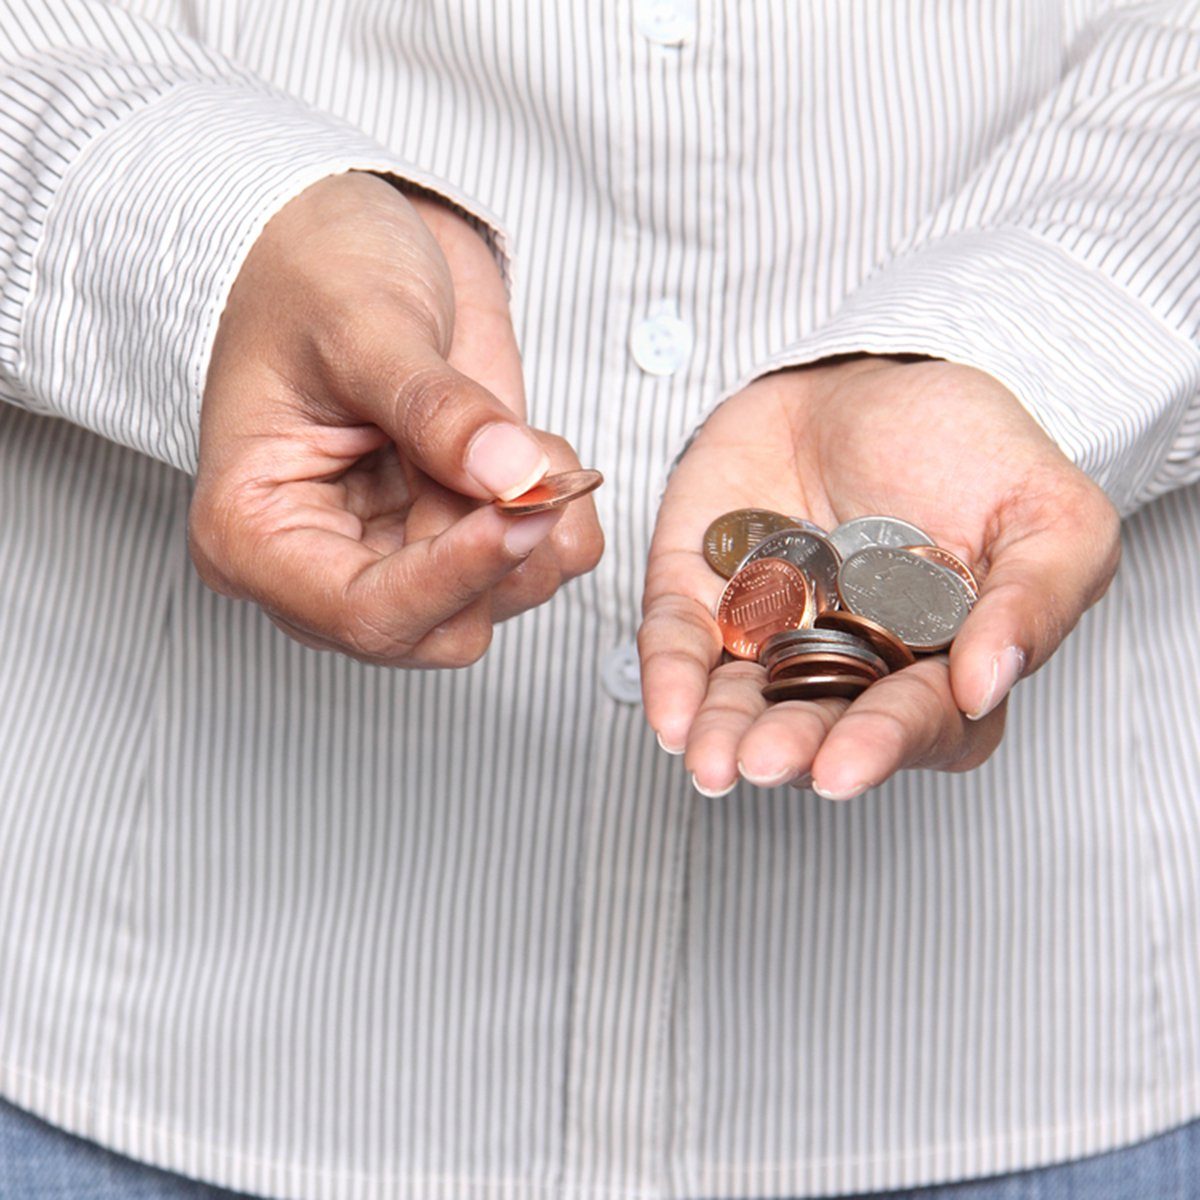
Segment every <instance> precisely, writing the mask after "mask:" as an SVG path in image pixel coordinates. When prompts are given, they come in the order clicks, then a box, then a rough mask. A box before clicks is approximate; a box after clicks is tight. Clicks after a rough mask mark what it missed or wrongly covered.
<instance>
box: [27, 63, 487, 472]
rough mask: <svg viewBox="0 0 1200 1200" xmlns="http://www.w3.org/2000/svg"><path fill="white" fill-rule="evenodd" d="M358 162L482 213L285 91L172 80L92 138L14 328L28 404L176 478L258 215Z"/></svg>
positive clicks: (191, 467) (184, 466)
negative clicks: (140, 455) (149, 459)
mask: <svg viewBox="0 0 1200 1200" xmlns="http://www.w3.org/2000/svg"><path fill="white" fill-rule="evenodd" d="M349 170H362V171H371V172H375V173H378V174H383V175H386V176H390V177H393V178H396V179H401V180H404V181H406V182H409V183H413V184H417V185H419V186H420V187H422V188H425V189H427V190H429V191H431V192H434V193H436V194H437V195H439V196H441V197H443V198H444V199H445V200H447V201H448V202H449V203H451V204H452V205H454V206H455V207H456V208H457V209H458V210H459V211H461V212H462V213H463V214H464V215H465V216H467V217H468V218H469V219H470V220H471V222H472V224H473V225H474V226H475V227H476V228H477V229H479V230H480V231H481V232H483V233H485V235H486V237H487V240H488V241H489V244H490V245H491V247H492V250H493V253H494V254H495V255H496V256H497V258H498V261H499V263H500V266H501V270H502V273H503V274H504V277H505V282H506V284H507V283H508V282H509V279H510V265H509V258H508V252H507V238H506V235H505V232H504V231H503V229H502V228H501V226H500V224H499V223H498V222H497V221H496V219H495V217H494V216H493V214H491V213H490V212H488V211H487V210H486V209H485V208H483V207H482V206H480V205H479V204H477V203H475V202H474V201H473V200H471V199H470V198H469V197H467V196H465V195H464V194H462V193H461V192H460V191H459V190H458V189H456V188H455V187H453V186H452V185H451V184H449V183H447V182H446V181H445V180H443V179H440V178H438V177H437V176H435V175H432V174H430V173H429V172H428V171H424V170H422V169H421V168H420V167H418V166H416V165H415V164H413V163H411V162H408V161H406V160H404V159H401V158H398V157H396V156H394V155H392V154H390V153H389V152H388V151H387V149H386V148H384V147H383V146H380V145H379V144H378V143H376V142H374V141H373V140H372V139H370V138H368V137H366V136H365V135H364V134H362V133H361V132H359V131H358V130H356V129H354V128H353V127H352V126H349V125H346V124H344V123H343V122H341V121H339V120H337V119H335V118H333V117H330V116H327V115H326V114H323V113H320V112H317V111H315V110H313V109H311V108H309V107H308V106H306V105H304V104H302V103H301V102H299V101H296V100H293V99H291V98H290V97H287V96H285V95H282V94H279V93H274V92H268V91H261V90H251V89H249V88H246V87H239V86H236V85H233V84H231V85H228V86H226V85H224V84H222V83H214V82H212V81H207V80H206V81H197V82H187V83H181V84H179V85H177V86H175V87H174V88H172V89H171V90H170V91H169V92H167V93H165V94H163V95H161V96H158V97H156V98H154V99H152V100H151V101H150V102H149V103H147V104H145V105H144V106H143V107H142V108H140V109H138V110H136V111H134V112H132V113H131V114H129V115H128V116H126V117H125V118H124V119H122V120H121V121H119V122H118V123H116V124H115V125H111V126H110V127H108V128H107V129H104V130H102V131H100V132H98V133H97V135H96V136H95V137H94V138H93V139H92V140H91V141H89V142H88V143H87V144H86V145H85V146H84V147H83V149H82V150H81V151H80V153H79V154H78V156H77V157H76V158H75V160H74V161H73V162H72V163H71V164H70V165H69V166H68V167H67V168H66V169H65V171H64V173H63V175H62V180H61V183H60V184H59V186H58V187H57V189H56V192H55V194H54V199H53V203H52V204H51V206H50V208H49V211H48V212H47V215H46V218H45V222H44V225H43V228H42V231H41V235H40V238H39V240H38V245H37V250H36V252H35V254H34V270H33V281H34V282H33V285H32V287H31V291H30V295H29V299H28V302H27V304H26V306H25V309H24V315H23V319H22V325H21V349H20V357H21V359H22V360H23V361H22V364H21V365H22V366H23V370H21V372H20V374H21V376H22V383H23V385H24V390H25V391H26V393H27V397H28V401H29V404H30V407H33V408H35V409H37V410H40V411H44V412H50V413H54V414H56V415H58V416H63V417H66V418H67V419H68V420H71V421H73V422H75V423H76V424H79V425H83V426H85V427H87V428H89V429H92V430H94V431H95V432H97V433H99V434H101V435H102V436H104V437H106V438H109V439H111V440H113V441H116V442H119V443H121V444H123V445H126V446H130V447H132V448H134V449H137V450H140V451H142V452H144V453H146V454H149V455H152V456H153V457H155V458H158V459H160V460H162V461H163V462H166V463H169V464H171V465H173V466H175V467H178V468H180V469H181V470H184V471H187V472H189V473H191V472H194V471H195V469H196V464H197V458H198V442H199V422H200V402H201V397H202V395H203V390H204V380H205V375H206V372H207V369H208V362H209V358H210V355H211V351H212V345H213V341H214V338H215V336H216V330H217V324H218V321H219V319H220V316H221V312H222V310H223V308H224V306H225V302H226V299H227V298H228V295H229V291H230V289H231V288H232V286H233V282H234V279H235V278H236V277H237V273H238V271H239V269H240V268H241V265H242V263H243V261H244V259H245V257H246V255H247V254H248V253H249V250H250V247H251V246H252V245H253V244H254V241H255V239H256V238H257V237H258V235H259V233H260V232H261V231H262V229H263V227H264V226H265V225H266V223H267V221H268V220H269V219H270V218H271V217H272V216H273V215H274V214H275V213H276V212H277V211H278V210H279V209H280V208H282V207H283V205H284V204H286V203H287V201H288V200H290V199H292V198H293V197H294V196H296V195H298V194H299V193H300V192H301V191H303V190H304V189H305V188H306V187H308V186H309V185H310V184H312V183H315V182H316V181H317V180H319V179H322V178H325V177H326V176H329V175H336V174H339V173H341V172H343V171H349Z"/></svg>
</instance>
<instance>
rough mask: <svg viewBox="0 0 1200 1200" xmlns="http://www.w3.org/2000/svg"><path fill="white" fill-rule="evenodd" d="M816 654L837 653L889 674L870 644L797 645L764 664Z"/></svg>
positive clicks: (879, 672)
mask: <svg viewBox="0 0 1200 1200" xmlns="http://www.w3.org/2000/svg"><path fill="white" fill-rule="evenodd" d="M800 654H804V655H808V654H812V655H816V656H817V657H818V658H820V657H823V656H824V655H827V654H837V655H840V656H841V657H842V658H852V659H854V661H855V662H860V663H862V664H863V665H864V666H867V667H870V668H871V670H873V671H875V672H876V674H878V675H880V676H884V675H886V674H888V665H887V663H885V662H884V661H883V659H882V658H880V656H879V655H878V654H876V653H875V651H874V650H872V649H871V647H870V646H842V645H832V644H830V645H825V646H796V647H794V648H793V649H790V650H788V651H787V652H786V653H784V654H776V655H774V656H773V657H772V659H771V660H770V662H767V661H764V662H763V666H764V667H768V668H774V667H776V666H778V665H779V664H780V663H783V662H787V661H789V660H790V659H792V658H794V657H795V656H796V655H800Z"/></svg>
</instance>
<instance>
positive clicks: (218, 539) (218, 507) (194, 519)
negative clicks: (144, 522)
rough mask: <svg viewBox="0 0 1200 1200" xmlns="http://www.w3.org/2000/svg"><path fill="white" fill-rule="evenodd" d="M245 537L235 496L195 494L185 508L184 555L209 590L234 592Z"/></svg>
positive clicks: (210, 492)
mask: <svg viewBox="0 0 1200 1200" xmlns="http://www.w3.org/2000/svg"><path fill="white" fill-rule="evenodd" d="M245 536H246V530H245V519H244V517H243V515H242V514H241V512H240V509H239V505H238V501H237V498H236V494H235V493H231V492H228V491H223V490H221V489H219V488H206V489H203V490H198V491H197V492H196V493H195V495H194V496H193V498H192V503H191V505H190V507H189V509H188V523H187V541H188V553H189V555H190V557H191V560H192V563H193V564H194V565H195V568H196V573H197V574H198V575H199V576H200V579H201V580H202V581H203V582H204V584H205V585H206V586H207V587H209V588H211V589H212V590H213V591H216V592H220V593H222V594H223V595H234V594H235V593H236V591H237V588H236V584H235V579H236V576H237V573H238V569H237V565H236V564H237V562H238V560H239V558H240V554H239V546H240V543H241V542H242V541H243V540H244V538H245Z"/></svg>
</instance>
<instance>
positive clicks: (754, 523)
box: [704, 508, 792, 579]
mask: <svg viewBox="0 0 1200 1200" xmlns="http://www.w3.org/2000/svg"><path fill="white" fill-rule="evenodd" d="M791 525H792V519H791V517H785V516H784V515H783V514H782V513H777V512H771V510H770V509H767V508H737V509H734V510H733V512H727V513H723V514H722V515H721V516H719V517H718V518H717V519H716V520H715V521H713V523H712V524H711V525H710V526H709V527H708V529H706V530H705V532H704V557H705V559H707V560H708V565H709V566H710V567H712V569H713V570H714V571H716V573H717V574H718V575H720V576H722V577H723V578H725V579H728V578H730V576H731V575H733V573H734V572H735V571H736V570H737V569H738V567H739V566H740V565H741V563H742V560H743V559H744V558H745V557H746V555H747V554H749V553H750V551H751V550H753V549H754V547H755V546H757V545H758V543H759V542H761V541H762V540H763V538H765V537H766V536H767V535H768V534H772V533H775V532H777V531H778V530H780V529H788V528H789V527H790V526H791Z"/></svg>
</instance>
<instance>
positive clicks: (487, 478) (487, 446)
mask: <svg viewBox="0 0 1200 1200" xmlns="http://www.w3.org/2000/svg"><path fill="white" fill-rule="evenodd" d="M466 468H467V474H468V475H470V476H471V478H472V479H474V480H475V482H476V483H477V484H479V486H480V487H482V488H485V489H486V490H487V491H489V492H491V493H492V494H493V495H495V496H499V497H500V499H501V500H505V499H511V498H512V497H513V496H519V495H521V494H522V493H523V492H526V491H528V490H529V489H530V488H531V487H532V486H533V485H534V484H535V483H536V482H537V481H538V480H539V479H541V478H542V476H544V475H545V474H546V472H547V471H548V470H549V469H550V458H549V456H548V455H547V454H546V452H545V450H543V449H542V447H541V446H540V445H539V444H538V443H537V442H536V441H534V439H533V438H532V437H530V435H529V434H527V433H526V432H525V431H524V430H523V429H521V428H520V427H519V426H517V425H509V424H508V423H507V422H503V421H498V422H496V423H494V424H492V425H485V426H484V427H483V429H481V430H480V431H479V432H478V433H477V434H476V435H475V437H474V439H473V440H472V441H471V444H470V446H469V447H468V449H467V462H466Z"/></svg>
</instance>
